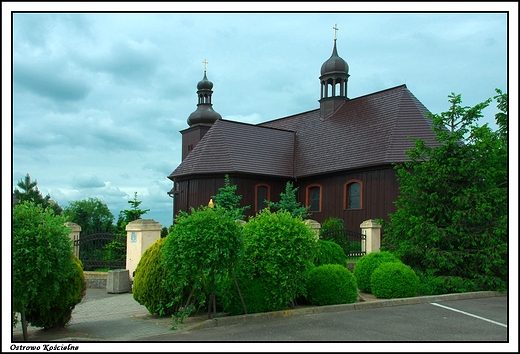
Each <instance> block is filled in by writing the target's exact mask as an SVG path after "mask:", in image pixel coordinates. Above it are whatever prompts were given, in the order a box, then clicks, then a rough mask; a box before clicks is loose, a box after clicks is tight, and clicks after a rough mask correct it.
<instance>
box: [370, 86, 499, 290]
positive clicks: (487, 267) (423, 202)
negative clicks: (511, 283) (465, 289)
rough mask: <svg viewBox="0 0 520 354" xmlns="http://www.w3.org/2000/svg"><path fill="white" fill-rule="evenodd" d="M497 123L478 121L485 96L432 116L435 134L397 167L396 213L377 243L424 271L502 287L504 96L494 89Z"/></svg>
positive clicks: (456, 98)
mask: <svg viewBox="0 0 520 354" xmlns="http://www.w3.org/2000/svg"><path fill="white" fill-rule="evenodd" d="M496 92H497V96H495V97H494V99H495V100H496V102H497V103H498V104H497V107H498V111H499V112H498V113H497V114H496V115H495V118H496V123H497V125H498V129H497V130H496V131H493V130H492V129H491V128H490V127H489V125H487V124H484V125H479V119H480V118H481V117H482V110H483V109H484V108H486V107H487V106H488V105H489V104H490V103H491V102H492V100H491V99H488V100H486V101H485V102H482V103H479V104H477V105H475V106H474V107H466V106H462V104H461V102H462V100H461V95H455V94H451V95H450V96H449V102H450V103H451V108H450V109H449V110H448V111H446V112H443V113H441V114H435V115H431V118H432V121H433V129H434V131H435V134H436V140H437V142H438V143H440V145H438V146H436V147H429V146H428V145H426V142H424V141H422V140H416V141H415V146H414V147H413V148H412V149H410V150H409V151H408V152H407V155H408V157H409V159H410V161H409V162H407V163H404V164H400V165H397V166H396V170H397V178H398V181H399V185H400V189H399V191H400V195H399V197H398V200H397V202H396V206H397V211H396V212H395V213H393V214H391V215H389V221H385V220H380V221H381V222H382V224H383V227H384V237H383V245H382V249H384V250H390V251H392V252H394V253H395V254H396V255H397V256H398V257H399V258H400V259H401V260H402V261H403V262H404V263H406V264H408V265H410V266H411V267H412V268H414V269H415V270H416V271H418V272H420V273H421V274H426V275H427V276H437V277H458V278H462V279H466V280H467V281H469V282H471V283H472V284H474V286H476V287H478V288H480V289H482V290H487V289H490V290H498V289H504V288H505V287H506V285H507V283H506V282H507V242H508V232H507V220H508V199H507V198H508V195H507V193H508V179H507V166H508V165H507V130H508V126H507V114H508V110H507V101H508V99H507V94H504V93H502V91H500V90H498V89H497V90H496Z"/></svg>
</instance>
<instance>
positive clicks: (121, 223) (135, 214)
mask: <svg viewBox="0 0 520 354" xmlns="http://www.w3.org/2000/svg"><path fill="white" fill-rule="evenodd" d="M141 203H142V201H140V200H137V192H134V199H133V200H129V201H128V204H130V205H131V206H132V207H131V209H126V210H121V211H120V212H119V217H118V220H117V229H118V230H119V232H120V233H122V234H124V235H126V225H128V223H130V222H132V221H135V220H138V219H141V215H144V214H146V213H147V212H149V211H150V209H145V210H142V209H139V205H141Z"/></svg>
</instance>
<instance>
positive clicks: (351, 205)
mask: <svg viewBox="0 0 520 354" xmlns="http://www.w3.org/2000/svg"><path fill="white" fill-rule="evenodd" d="M362 191H363V182H361V181H359V180H350V181H348V182H347V183H345V209H347V210H351V209H362V208H363V193H362Z"/></svg>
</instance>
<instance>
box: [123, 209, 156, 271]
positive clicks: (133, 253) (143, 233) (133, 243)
mask: <svg viewBox="0 0 520 354" xmlns="http://www.w3.org/2000/svg"><path fill="white" fill-rule="evenodd" d="M161 229H162V226H161V224H160V223H158V222H157V221H155V220H152V219H137V220H134V221H132V222H129V223H128V225H126V233H127V235H126V236H127V237H126V269H128V272H129V273H130V274H129V275H130V280H131V281H133V280H134V271H135V268H137V264H138V263H139V261H140V260H141V256H142V255H143V253H144V251H146V249H147V248H148V247H150V246H151V245H152V244H154V243H155V241H157V240H158V239H160V238H161Z"/></svg>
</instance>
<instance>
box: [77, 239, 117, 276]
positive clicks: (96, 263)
mask: <svg viewBox="0 0 520 354" xmlns="http://www.w3.org/2000/svg"><path fill="white" fill-rule="evenodd" d="M74 246H78V247H79V259H80V260H81V262H82V263H83V269H84V270H95V269H98V268H108V269H122V268H125V267H126V236H121V235H116V234H110V233H97V234H90V235H81V236H80V237H79V239H78V240H75V241H74Z"/></svg>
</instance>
